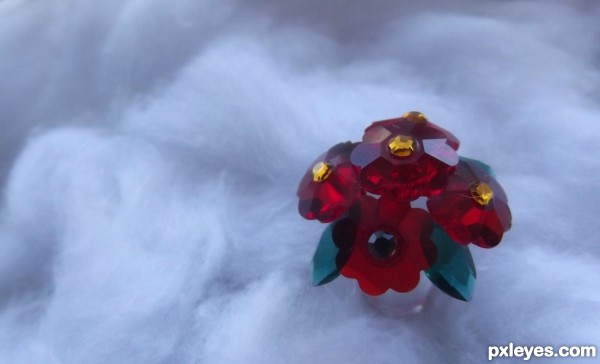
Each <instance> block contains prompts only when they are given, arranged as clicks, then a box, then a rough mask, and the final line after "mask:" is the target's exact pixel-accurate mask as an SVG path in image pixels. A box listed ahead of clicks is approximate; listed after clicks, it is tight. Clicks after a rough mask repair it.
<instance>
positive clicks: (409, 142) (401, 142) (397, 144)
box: [388, 135, 415, 157]
mask: <svg viewBox="0 0 600 364" xmlns="http://www.w3.org/2000/svg"><path fill="white" fill-rule="evenodd" d="M414 143H415V142H414V141H413V138H411V137H409V136H406V135H396V136H395V137H393V138H392V139H390V142H389V143H388V149H389V150H390V153H392V154H393V155H395V156H396V157H408V156H409V155H411V154H412V153H413V152H414V151H415V146H414Z"/></svg>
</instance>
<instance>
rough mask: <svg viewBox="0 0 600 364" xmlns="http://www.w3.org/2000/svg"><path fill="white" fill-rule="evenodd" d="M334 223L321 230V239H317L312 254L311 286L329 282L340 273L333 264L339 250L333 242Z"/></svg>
mask: <svg viewBox="0 0 600 364" xmlns="http://www.w3.org/2000/svg"><path fill="white" fill-rule="evenodd" d="M335 223H336V222H335V221H334V222H332V223H331V224H329V226H327V228H326V229H325V231H323V234H322V235H321V240H320V241H319V245H318V246H317V250H316V251H315V255H314V256H313V259H312V264H313V272H312V284H313V286H320V285H323V284H325V283H329V282H331V281H333V280H334V279H336V278H337V277H338V276H339V275H340V272H339V271H338V269H337V266H336V265H335V257H336V255H337V253H338V250H339V249H338V247H337V246H336V245H335V243H334V242H333V227H334V226H335Z"/></svg>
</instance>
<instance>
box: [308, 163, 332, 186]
mask: <svg viewBox="0 0 600 364" xmlns="http://www.w3.org/2000/svg"><path fill="white" fill-rule="evenodd" d="M332 171H333V166H332V165H331V164H329V163H327V162H319V163H317V164H315V166H314V167H313V168H312V174H313V181H315V182H323V181H325V180H326V179H327V178H329V176H330V175H331V172H332Z"/></svg>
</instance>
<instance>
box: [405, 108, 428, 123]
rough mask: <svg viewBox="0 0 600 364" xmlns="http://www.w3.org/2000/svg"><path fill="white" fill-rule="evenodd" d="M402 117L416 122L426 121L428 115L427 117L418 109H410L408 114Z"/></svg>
mask: <svg viewBox="0 0 600 364" xmlns="http://www.w3.org/2000/svg"><path fill="white" fill-rule="evenodd" d="M402 118H404V119H406V120H407V121H410V122H411V123H415V124H419V123H424V122H426V121H427V117H425V115H424V114H423V113H422V112H418V111H409V112H407V113H406V114H404V115H402Z"/></svg>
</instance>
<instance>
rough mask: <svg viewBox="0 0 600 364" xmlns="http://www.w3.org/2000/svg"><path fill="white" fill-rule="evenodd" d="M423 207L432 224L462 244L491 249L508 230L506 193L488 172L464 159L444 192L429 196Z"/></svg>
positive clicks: (509, 216)
mask: <svg viewBox="0 0 600 364" xmlns="http://www.w3.org/2000/svg"><path fill="white" fill-rule="evenodd" d="M427 208H428V209H429V212H430V213H431V216H432V217H433V219H434V220H435V222H437V223H438V224H440V225H441V226H442V227H443V228H444V230H445V231H446V232H447V233H448V235H450V236H451V237H452V239H454V240H455V241H456V242H458V243H461V244H464V245H466V244H469V243H471V242H472V243H474V244H475V245H478V246H480V247H483V248H492V247H494V246H496V245H498V244H499V243H500V240H502V235H503V234H504V232H506V231H507V230H509V229H510V227H511V213H510V209H509V207H508V200H507V197H506V194H505V193H504V190H503V189H502V187H501V186H500V184H498V182H497V181H496V179H495V178H494V177H493V175H492V173H491V169H490V168H489V167H488V166H487V165H485V164H483V163H481V162H478V161H475V160H471V159H467V158H461V160H460V163H459V164H458V168H457V170H456V172H455V173H454V175H453V176H451V177H450V179H449V181H448V185H447V186H446V189H445V190H444V192H443V193H442V194H440V195H438V196H434V197H431V198H430V199H429V200H428V201H427Z"/></svg>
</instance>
